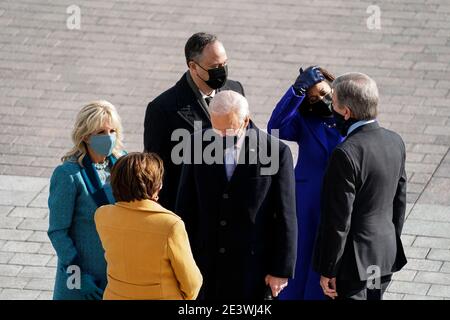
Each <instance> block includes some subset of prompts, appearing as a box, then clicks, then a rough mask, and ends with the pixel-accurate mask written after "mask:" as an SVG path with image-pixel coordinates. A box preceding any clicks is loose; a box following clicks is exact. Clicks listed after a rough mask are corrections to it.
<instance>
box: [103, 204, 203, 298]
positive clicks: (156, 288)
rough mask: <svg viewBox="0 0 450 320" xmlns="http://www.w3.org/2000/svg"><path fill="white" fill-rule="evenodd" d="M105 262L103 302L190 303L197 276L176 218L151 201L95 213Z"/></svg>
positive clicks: (195, 291)
mask: <svg viewBox="0 0 450 320" xmlns="http://www.w3.org/2000/svg"><path fill="white" fill-rule="evenodd" d="M95 224H96V226H97V231H98V233H99V235H100V239H101V241H102V245H103V248H104V249H105V258H106V262H107V276H108V285H107V287H106V289H105V293H104V296H103V299H105V300H117V299H119V300H122V299H136V300H138V299H148V300H160V299H164V300H181V299H195V298H196V297H197V295H198V292H199V290H200V287H201V285H202V275H201V273H200V270H199V269H198V267H197V265H196V263H195V261H194V258H193V256H192V252H191V247H190V245H189V240H188V236H187V233H186V229H185V227H184V223H183V221H182V220H181V218H180V217H178V216H177V215H175V214H174V213H172V212H171V211H168V210H166V209H164V208H163V207H162V206H160V205H159V204H158V203H156V202H154V201H151V200H142V201H134V202H117V203H116V204H115V205H106V206H102V207H100V208H99V209H97V211H96V214H95Z"/></svg>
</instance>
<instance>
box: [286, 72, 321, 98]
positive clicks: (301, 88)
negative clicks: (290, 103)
mask: <svg viewBox="0 0 450 320" xmlns="http://www.w3.org/2000/svg"><path fill="white" fill-rule="evenodd" d="M299 72H300V74H299V76H298V77H297V79H296V80H295V82H294V84H293V85H292V86H293V87H294V90H295V93H297V94H298V95H299V96H301V95H305V94H306V91H307V90H308V89H309V88H311V87H312V86H313V85H315V84H316V83H319V82H321V81H324V80H325V78H324V76H323V74H322V72H320V70H319V67H318V66H313V67H309V68H307V69H306V70H305V71H303V68H300V70H299Z"/></svg>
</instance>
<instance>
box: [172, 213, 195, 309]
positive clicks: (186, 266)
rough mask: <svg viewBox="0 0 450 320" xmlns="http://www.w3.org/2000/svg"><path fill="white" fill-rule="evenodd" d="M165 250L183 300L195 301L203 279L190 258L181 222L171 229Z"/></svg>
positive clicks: (186, 237)
mask: <svg viewBox="0 0 450 320" xmlns="http://www.w3.org/2000/svg"><path fill="white" fill-rule="evenodd" d="M167 248H168V256H169V259H170V263H171V265H172V268H173V270H174V273H175V276H176V278H177V280H178V283H179V285H180V290H181V293H182V295H183V297H184V299H186V300H194V299H196V298H197V296H198V293H199V291H200V288H201V286H202V281H203V278H202V274H201V273H200V270H199V269H198V267H197V264H196V263H195V260H194V257H193V256H192V251H191V247H190V245H189V239H188V236H187V233H186V229H185V228H184V223H183V221H181V220H180V221H178V222H176V223H175V224H174V226H173V227H172V230H171V233H170V235H169V239H168V246H167Z"/></svg>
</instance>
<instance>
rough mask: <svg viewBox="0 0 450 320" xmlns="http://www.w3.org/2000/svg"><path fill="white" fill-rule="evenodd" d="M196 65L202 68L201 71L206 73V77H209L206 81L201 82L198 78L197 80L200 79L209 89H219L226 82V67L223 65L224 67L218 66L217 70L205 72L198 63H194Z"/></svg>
mask: <svg viewBox="0 0 450 320" xmlns="http://www.w3.org/2000/svg"><path fill="white" fill-rule="evenodd" d="M196 64H197V65H198V66H199V67H200V68H202V69H203V70H205V71H207V72H208V76H209V79H208V80H203V79H202V78H200V76H199V78H200V79H202V80H203V81H204V82H205V83H206V84H207V85H208V87H210V88H211V89H219V88H222V87H223V85H224V84H225V82H226V81H227V77H228V65H224V66H220V67H218V68H213V69H208V70H206V69H205V68H203V67H202V66H201V65H199V64H198V63H196Z"/></svg>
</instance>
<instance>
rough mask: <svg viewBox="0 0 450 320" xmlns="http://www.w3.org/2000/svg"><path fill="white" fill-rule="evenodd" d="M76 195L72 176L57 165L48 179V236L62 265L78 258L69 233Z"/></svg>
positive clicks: (71, 262) (69, 263)
mask: <svg viewBox="0 0 450 320" xmlns="http://www.w3.org/2000/svg"><path fill="white" fill-rule="evenodd" d="M76 196H77V188H76V185H75V181H74V179H73V176H72V175H70V174H69V173H67V172H66V170H65V169H64V167H63V166H59V167H57V168H56V169H55V171H54V172H53V175H52V177H51V179H50V193H49V198H48V208H49V228H48V237H49V238H50V241H51V243H52V245H53V247H54V248H55V251H56V254H57V256H58V259H59V261H60V262H61V263H62V265H64V266H68V265H71V264H74V263H76V260H77V259H78V253H77V249H76V248H75V245H74V243H73V241H72V238H71V237H70V235H69V229H70V227H71V225H72V217H73V214H74V210H75V202H76Z"/></svg>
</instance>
